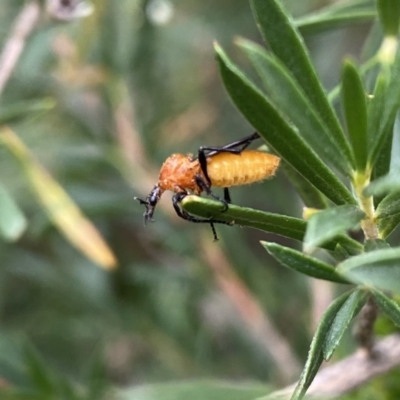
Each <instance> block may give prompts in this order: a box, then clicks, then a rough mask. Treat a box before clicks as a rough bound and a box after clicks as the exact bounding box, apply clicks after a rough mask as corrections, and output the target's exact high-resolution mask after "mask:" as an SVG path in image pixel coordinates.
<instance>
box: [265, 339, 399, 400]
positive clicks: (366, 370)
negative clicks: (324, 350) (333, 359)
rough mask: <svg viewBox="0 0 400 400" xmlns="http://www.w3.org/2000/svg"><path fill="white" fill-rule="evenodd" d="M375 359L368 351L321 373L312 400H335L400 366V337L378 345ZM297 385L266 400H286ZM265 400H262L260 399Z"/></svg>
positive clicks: (312, 391)
mask: <svg viewBox="0 0 400 400" xmlns="http://www.w3.org/2000/svg"><path fill="white" fill-rule="evenodd" d="M373 354H374V356H373V357H371V356H370V355H369V352H368V351H366V350H365V349H359V350H357V351H356V352H355V353H354V354H352V355H351V356H349V357H347V358H345V359H344V360H342V361H339V362H337V363H335V364H332V365H330V366H328V367H326V368H324V369H323V370H321V371H320V372H319V373H318V375H317V376H316V377H315V379H314V381H313V383H312V385H311V386H310V388H309V390H308V392H307V396H308V397H310V398H318V399H321V398H335V397H338V396H341V395H343V394H345V393H348V392H350V391H351V390H353V389H355V388H357V387H358V386H360V385H362V384H363V383H365V382H367V381H368V380H370V379H371V378H373V377H375V376H377V375H380V374H383V373H384V372H387V371H389V370H391V369H392V368H394V367H396V366H398V365H400V334H397V333H396V334H393V335H389V336H387V337H385V338H384V339H382V340H380V341H379V342H377V343H376V344H375V346H374V348H373ZM294 387H295V385H291V386H289V387H287V388H285V389H282V390H279V391H277V392H274V393H271V394H270V395H268V396H266V397H263V398H262V400H278V399H279V400H285V399H289V398H290V396H291V395H292V393H293V390H294ZM260 400H261V399H260Z"/></svg>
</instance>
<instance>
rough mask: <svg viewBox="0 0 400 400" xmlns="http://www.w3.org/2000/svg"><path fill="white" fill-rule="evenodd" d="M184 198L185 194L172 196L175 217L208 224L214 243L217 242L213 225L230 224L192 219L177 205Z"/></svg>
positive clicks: (215, 220)
mask: <svg viewBox="0 0 400 400" xmlns="http://www.w3.org/2000/svg"><path fill="white" fill-rule="evenodd" d="M185 196H187V193H185V192H179V193H176V194H174V195H173V196H172V204H173V206H174V209H175V212H176V213H177V215H178V216H179V217H181V218H183V219H185V220H186V221H190V222H194V223H206V224H210V226H211V229H212V232H213V236H214V240H215V241H216V240H218V237H217V233H216V231H215V226H214V224H224V225H232V223H230V222H226V221H221V220H217V219H212V218H198V217H194V216H193V215H190V214H189V213H188V212H186V211H185V210H183V209H182V208H181V206H180V204H179V203H180V202H181V201H182V200H183V199H184V198H185Z"/></svg>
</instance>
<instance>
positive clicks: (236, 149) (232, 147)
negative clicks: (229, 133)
mask: <svg viewBox="0 0 400 400" xmlns="http://www.w3.org/2000/svg"><path fill="white" fill-rule="evenodd" d="M256 139H260V135H259V134H258V133H257V132H254V133H253V134H251V135H249V136H246V137H244V138H243V139H240V140H237V141H236V142H233V143H229V144H227V145H225V146H221V147H210V146H201V147H200V148H199V151H198V155H197V157H195V158H193V160H196V159H197V158H200V152H203V153H206V152H207V154H205V156H206V157H209V156H214V155H215V154H218V153H223V152H225V153H234V154H240V153H241V152H242V151H243V150H245V149H246V148H247V147H248V146H249V145H250V144H251V143H252V142H253V141H254V140H256Z"/></svg>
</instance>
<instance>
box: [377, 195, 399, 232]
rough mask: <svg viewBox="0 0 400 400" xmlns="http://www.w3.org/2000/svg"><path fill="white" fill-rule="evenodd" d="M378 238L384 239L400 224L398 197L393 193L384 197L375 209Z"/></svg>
mask: <svg viewBox="0 0 400 400" xmlns="http://www.w3.org/2000/svg"><path fill="white" fill-rule="evenodd" d="M376 219H377V222H378V230H379V236H380V237H382V238H386V237H387V236H389V235H390V233H391V232H392V231H393V230H394V229H395V228H396V226H397V225H398V224H399V223H400V196H399V193H398V192H394V193H391V194H389V195H388V196H386V197H385V198H384V199H383V200H382V201H381V202H380V203H379V205H378V207H377V209H376Z"/></svg>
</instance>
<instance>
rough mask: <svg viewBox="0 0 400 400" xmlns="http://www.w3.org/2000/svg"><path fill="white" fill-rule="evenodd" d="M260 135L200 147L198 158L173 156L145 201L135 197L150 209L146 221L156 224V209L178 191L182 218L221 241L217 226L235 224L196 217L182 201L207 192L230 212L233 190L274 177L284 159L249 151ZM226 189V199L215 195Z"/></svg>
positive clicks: (176, 196) (177, 204)
mask: <svg viewBox="0 0 400 400" xmlns="http://www.w3.org/2000/svg"><path fill="white" fill-rule="evenodd" d="M259 138H260V136H259V134H258V133H257V132H255V133H253V134H252V135H250V136H246V137H245V138H243V139H241V140H238V141H236V142H233V143H230V144H228V145H225V146H222V147H206V146H202V147H200V148H199V150H198V153H197V156H196V157H192V156H191V155H189V156H187V155H184V154H173V155H171V156H170V157H168V158H167V159H166V160H165V161H164V164H163V165H162V167H161V169H160V175H159V178H158V183H157V185H155V186H154V187H153V189H152V190H151V192H150V193H149V195H148V196H147V197H146V199H145V200H142V199H139V198H137V197H135V200H137V201H139V202H140V204H143V205H144V206H145V207H146V211H145V212H144V214H143V217H144V222H145V223H146V222H147V221H152V217H153V214H154V210H155V207H156V205H157V203H158V201H159V200H160V198H161V195H162V194H163V193H164V192H165V191H166V190H171V191H172V192H174V193H175V194H174V196H173V197H172V204H173V206H174V209H175V211H176V213H177V214H178V216H179V217H181V218H183V219H185V220H187V221H191V222H195V223H208V224H210V225H211V229H212V231H213V235H214V240H218V238H217V234H216V232H215V227H214V224H215V223H217V224H225V225H232V223H230V222H226V221H221V220H217V219H214V218H209V219H208V218H198V217H195V216H193V215H191V214H189V213H188V212H186V211H185V210H183V209H182V207H181V206H180V203H181V201H182V200H183V199H184V198H185V197H186V196H187V195H188V194H190V193H193V194H196V195H200V194H201V193H202V192H205V193H206V194H208V195H209V196H211V197H213V198H214V199H216V200H218V201H220V202H221V203H222V204H223V206H224V208H223V210H222V212H224V211H226V210H227V209H228V205H229V203H231V197H230V193H229V189H228V188H229V187H231V186H238V185H245V184H249V183H253V182H257V181H260V180H263V179H266V178H269V177H271V176H273V175H274V173H275V171H276V169H277V168H278V166H279V161H280V158H279V157H277V156H275V155H273V154H269V153H265V152H263V151H257V150H246V148H247V147H248V146H249V145H250V144H251V143H252V142H253V141H254V140H256V139H259ZM212 186H215V187H221V188H223V189H224V197H223V198H221V197H219V196H217V195H215V194H214V193H213V192H212V190H211V187H212Z"/></svg>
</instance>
